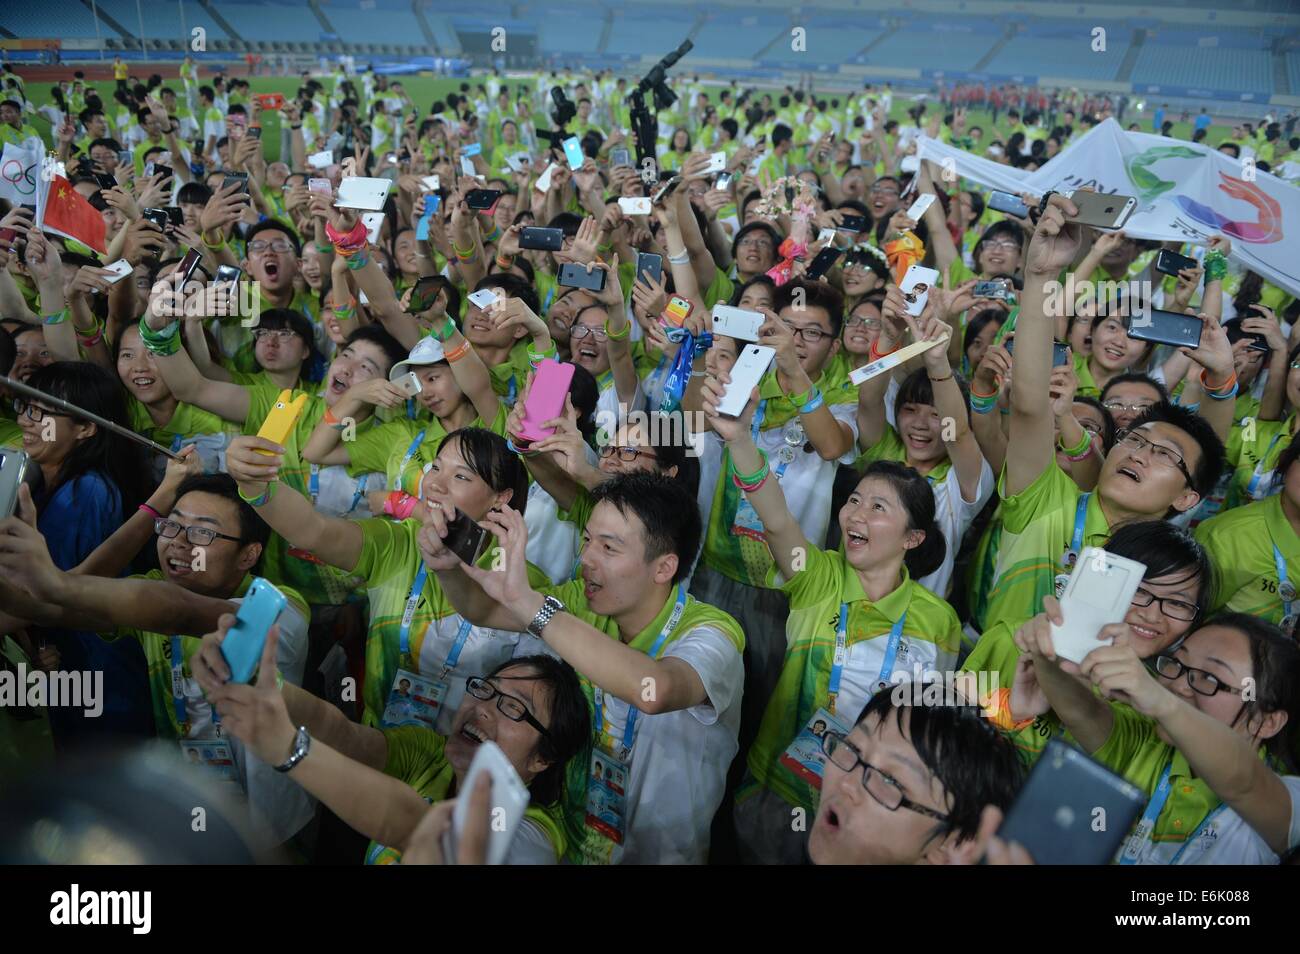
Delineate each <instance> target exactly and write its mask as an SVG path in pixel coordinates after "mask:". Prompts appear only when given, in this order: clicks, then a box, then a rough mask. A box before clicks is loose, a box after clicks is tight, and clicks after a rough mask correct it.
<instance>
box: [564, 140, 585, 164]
mask: <svg viewBox="0 0 1300 954" xmlns="http://www.w3.org/2000/svg"><path fill="white" fill-rule="evenodd" d="M564 158H566V159H568V160H569V168H570V169H581V168H582V163H583V160H584V159H585V158H586V157H585V156H583V154H582V143H580V142H579V141H578V137H577V136H570V137H569V138H568V139H566V140H564Z"/></svg>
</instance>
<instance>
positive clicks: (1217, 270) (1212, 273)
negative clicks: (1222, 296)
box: [1204, 249, 1228, 285]
mask: <svg viewBox="0 0 1300 954" xmlns="http://www.w3.org/2000/svg"><path fill="white" fill-rule="evenodd" d="M1204 268H1205V277H1204V284H1206V285H1209V284H1210V282H1220V281H1223V279H1224V278H1225V277H1226V276H1227V274H1228V258H1227V256H1226V255H1224V254H1223V253H1222V252H1220V251H1219V250H1218V249H1214V250H1212V251H1209V252H1206V253H1205V262H1204Z"/></svg>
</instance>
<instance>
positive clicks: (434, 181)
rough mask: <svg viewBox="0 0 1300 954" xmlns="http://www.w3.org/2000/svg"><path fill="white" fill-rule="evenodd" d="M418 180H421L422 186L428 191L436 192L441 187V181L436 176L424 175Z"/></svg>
mask: <svg viewBox="0 0 1300 954" xmlns="http://www.w3.org/2000/svg"><path fill="white" fill-rule="evenodd" d="M420 182H422V183H423V184H424V187H425V188H426V189H428V190H429V191H430V192H437V191H438V189H439V188H441V186H442V183H441V181H440V180H439V179H438V177H437V176H425V177H424V178H423V179H421V180H420Z"/></svg>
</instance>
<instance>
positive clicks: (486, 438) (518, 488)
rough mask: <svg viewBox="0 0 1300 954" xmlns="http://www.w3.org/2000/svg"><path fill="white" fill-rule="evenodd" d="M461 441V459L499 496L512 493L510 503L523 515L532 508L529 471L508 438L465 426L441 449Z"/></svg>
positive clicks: (440, 442)
mask: <svg viewBox="0 0 1300 954" xmlns="http://www.w3.org/2000/svg"><path fill="white" fill-rule="evenodd" d="M453 437H454V438H456V440H457V441H458V442H459V444H458V446H459V449H460V456H461V457H463V458H465V463H466V464H468V465H469V469H470V470H472V471H474V473H476V474H478V476H479V477H480V478H482V480H483V482H484V483H485V484H487V485H488V486H489V487H491V488H492V490H493V491H494V492H496V493H500V492H501V491H503V490H509V491H510V492H511V493H510V500H509V501H507V503H508V504H509V505H510V507H511V508H513V509H515V510H518V511H519V512H520V513H521V514H522V513H523V512H524V509H525V507H526V506H527V505H528V471H527V470H525V469H524V465H523V463H522V462H521V461H520V460H519V455H518V454H516V453H515V452H514V451H512V450H511V449H510V446H509V445H508V444H507V443H506V439H505V438H504V437H502V436H501V435H500V434H496V433H493V432H492V431H489V430H486V429H485V428H482V427H461V428H458V429H457V430H454V431H452V432H451V433H450V434H447V435H445V436H444V437H443V439H442V440H440V441H439V442H438V450H439V451H441V450H442V448H443V446H444V445H445V444H446V443H447V442H448V441H449V440H451V439H452V438H453Z"/></svg>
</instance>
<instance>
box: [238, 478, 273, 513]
mask: <svg viewBox="0 0 1300 954" xmlns="http://www.w3.org/2000/svg"><path fill="white" fill-rule="evenodd" d="M275 484H276V482H275V481H274V480H273V481H271V482H270V483H269V484H267V485H266V489H265V490H263V491H262V495H261V496H260V497H249V496H248V495H247V494H245V493H244V488H243V487H240V488H239V499H240V500H242V501H244V503H246V504H248V505H249V506H250V507H261V506H263V505H264V504H265V503H266V502H267V501H268V500H270V499H271V497H272V495H273V494H274V493H275Z"/></svg>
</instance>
